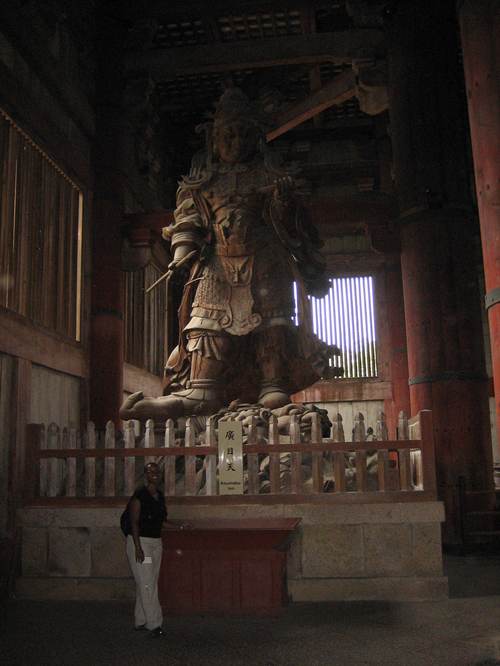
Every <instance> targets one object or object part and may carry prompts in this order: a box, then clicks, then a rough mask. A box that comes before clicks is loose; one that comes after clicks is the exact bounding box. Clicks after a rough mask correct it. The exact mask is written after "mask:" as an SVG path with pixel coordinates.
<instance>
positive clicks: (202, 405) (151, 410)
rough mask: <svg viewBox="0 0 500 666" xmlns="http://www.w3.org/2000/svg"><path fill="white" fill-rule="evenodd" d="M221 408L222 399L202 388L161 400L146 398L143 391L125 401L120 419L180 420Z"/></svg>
mask: <svg viewBox="0 0 500 666" xmlns="http://www.w3.org/2000/svg"><path fill="white" fill-rule="evenodd" d="M220 406H221V404H220V399H219V398H217V397H216V396H215V394H214V393H213V392H211V391H209V390H206V389H202V388H195V389H186V390H184V391H179V392H177V393H172V394H171V395H162V396H160V397H159V398H145V397H144V395H143V393H142V391H138V392H137V393H132V394H131V395H129V396H128V398H127V399H126V400H125V401H124V403H123V405H122V406H121V408H120V418H121V419H123V420H124V421H126V420H129V419H138V420H139V421H145V420H147V419H155V420H160V419H161V420H166V419H178V418H179V417H181V416H194V415H196V416H199V415H202V414H203V415H207V414H212V413H214V412H216V411H217V410H218V409H219V408H220Z"/></svg>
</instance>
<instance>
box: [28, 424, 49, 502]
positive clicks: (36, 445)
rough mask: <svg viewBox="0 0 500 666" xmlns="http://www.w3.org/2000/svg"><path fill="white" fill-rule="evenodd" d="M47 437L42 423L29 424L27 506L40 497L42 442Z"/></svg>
mask: <svg viewBox="0 0 500 666" xmlns="http://www.w3.org/2000/svg"><path fill="white" fill-rule="evenodd" d="M44 437H45V426H44V425H43V424H41V423H28V425H27V426H26V458H25V470H24V484H23V499H24V503H25V504H29V502H30V501H31V500H33V499H35V497H36V496H37V495H38V492H39V488H40V458H39V456H38V454H39V452H40V448H41V442H42V441H43V439H44Z"/></svg>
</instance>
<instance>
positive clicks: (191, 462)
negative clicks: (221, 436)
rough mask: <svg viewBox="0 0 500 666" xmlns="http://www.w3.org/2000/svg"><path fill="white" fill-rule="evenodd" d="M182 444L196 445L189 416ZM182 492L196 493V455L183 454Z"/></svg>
mask: <svg viewBox="0 0 500 666" xmlns="http://www.w3.org/2000/svg"><path fill="white" fill-rule="evenodd" d="M184 445H185V446H186V447H193V446H196V433H195V428H194V423H193V419H192V418H191V417H189V418H188V419H187V420H186V434H185V436H184ZM184 465H185V467H184V483H185V486H184V494H185V495H196V456H193V455H186V456H184Z"/></svg>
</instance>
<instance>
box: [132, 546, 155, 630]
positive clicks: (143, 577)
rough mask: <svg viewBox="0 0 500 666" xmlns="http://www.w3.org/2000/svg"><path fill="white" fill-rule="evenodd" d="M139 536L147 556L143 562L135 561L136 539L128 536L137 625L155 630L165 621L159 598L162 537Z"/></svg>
mask: <svg viewBox="0 0 500 666" xmlns="http://www.w3.org/2000/svg"><path fill="white" fill-rule="evenodd" d="M139 538H140V541H141V547H142V550H143V552H144V557H145V558H146V559H145V561H144V562H142V563H139V562H136V561H135V546H134V540H133V538H132V536H131V535H129V536H128V537H127V558H128V561H129V564H130V568H131V570H132V574H133V576H134V580H135V586H136V589H135V626H136V627H140V626H142V625H146V629H149V630H153V629H156V628H157V627H161V625H162V623H163V614H162V612H161V606H160V602H159V600H158V576H159V574H160V564H161V554H162V543H161V539H151V538H149V537H139ZM149 558H151V561H149Z"/></svg>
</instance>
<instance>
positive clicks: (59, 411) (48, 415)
mask: <svg viewBox="0 0 500 666" xmlns="http://www.w3.org/2000/svg"><path fill="white" fill-rule="evenodd" d="M80 384H81V382H80V380H79V379H78V378H77V377H72V376H71V375H66V374H63V373H62V372H54V371H53V370H49V369H48V368H44V367H42V366H39V365H33V367H32V383H31V407H30V421H31V422H32V423H44V424H45V425H48V424H49V423H52V422H54V423H57V425H59V426H60V427H61V428H64V427H74V428H79V427H80V393H81V385H80Z"/></svg>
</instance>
